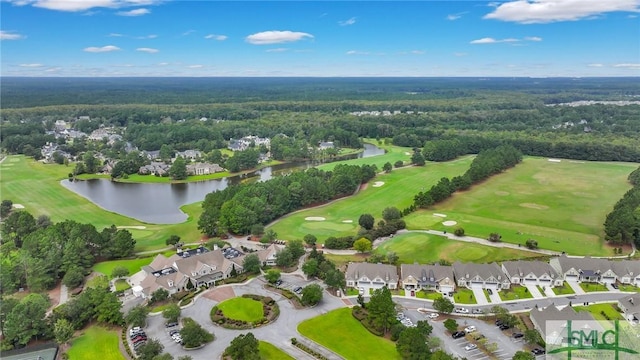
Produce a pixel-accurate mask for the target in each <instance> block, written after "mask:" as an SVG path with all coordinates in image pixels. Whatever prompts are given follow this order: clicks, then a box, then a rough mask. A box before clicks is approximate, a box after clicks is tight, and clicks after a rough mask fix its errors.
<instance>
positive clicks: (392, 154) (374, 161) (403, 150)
mask: <svg viewBox="0 0 640 360" xmlns="http://www.w3.org/2000/svg"><path fill="white" fill-rule="evenodd" d="M364 141H365V142H368V143H370V144H373V145H375V146H377V147H379V148H381V149H384V150H385V151H386V153H385V154H384V155H379V156H371V157H367V158H360V159H351V160H343V161H336V162H331V163H326V164H322V165H319V166H318V169H320V170H325V171H330V170H333V168H334V167H336V165H338V164H347V165H358V166H362V165H365V164H366V165H375V166H377V167H378V170H379V171H382V166H383V165H384V164H385V163H387V162H390V163H391V165H393V164H395V163H396V161H402V162H403V163H405V164H409V163H410V162H411V155H410V154H411V153H412V151H413V150H412V149H411V148H407V147H400V146H393V145H385V144H383V143H378V142H377V141H376V140H375V139H365V140H364ZM407 153H409V155H407Z"/></svg>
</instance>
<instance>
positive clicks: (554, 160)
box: [549, 159, 562, 162]
mask: <svg viewBox="0 0 640 360" xmlns="http://www.w3.org/2000/svg"><path fill="white" fill-rule="evenodd" d="M549 161H551V162H561V161H562V160H560V159H549Z"/></svg>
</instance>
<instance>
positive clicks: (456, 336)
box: [451, 331, 465, 339]
mask: <svg viewBox="0 0 640 360" xmlns="http://www.w3.org/2000/svg"><path fill="white" fill-rule="evenodd" d="M464 335H465V333H464V331H456V332H454V333H453V334H451V337H452V338H454V339H460V338H461V337H464Z"/></svg>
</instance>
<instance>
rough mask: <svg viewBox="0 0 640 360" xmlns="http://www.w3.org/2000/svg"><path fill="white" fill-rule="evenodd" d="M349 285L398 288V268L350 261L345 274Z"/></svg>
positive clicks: (371, 287) (370, 287) (355, 286)
mask: <svg viewBox="0 0 640 360" xmlns="http://www.w3.org/2000/svg"><path fill="white" fill-rule="evenodd" d="M345 280H346V282H347V287H354V288H361V287H362V288H367V289H380V288H383V287H385V286H386V287H387V288H389V289H390V290H393V289H397V288H398V280H399V279H398V269H397V268H396V267H395V266H393V265H385V264H371V263H353V262H351V263H349V265H347V272H346V274H345Z"/></svg>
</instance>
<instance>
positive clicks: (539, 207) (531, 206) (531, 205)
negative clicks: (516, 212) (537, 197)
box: [520, 203, 549, 210]
mask: <svg viewBox="0 0 640 360" xmlns="http://www.w3.org/2000/svg"><path fill="white" fill-rule="evenodd" d="M520 206H522V207H526V208H529V209H536V210H546V209H548V208H549V207H548V206H546V205H540V204H534V203H521V204H520Z"/></svg>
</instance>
